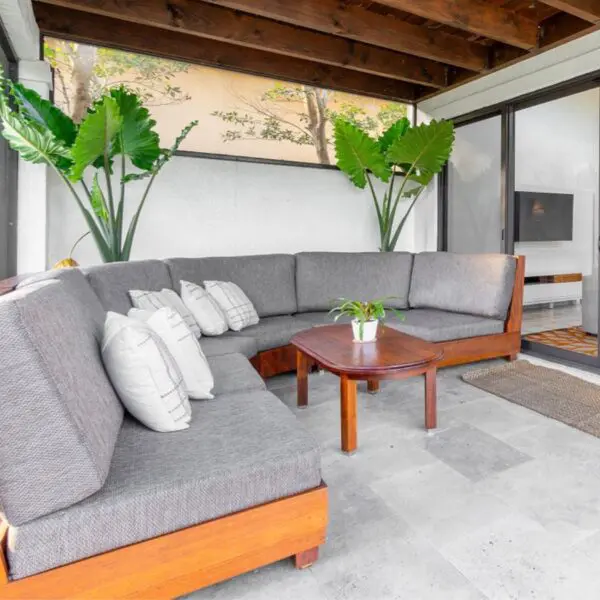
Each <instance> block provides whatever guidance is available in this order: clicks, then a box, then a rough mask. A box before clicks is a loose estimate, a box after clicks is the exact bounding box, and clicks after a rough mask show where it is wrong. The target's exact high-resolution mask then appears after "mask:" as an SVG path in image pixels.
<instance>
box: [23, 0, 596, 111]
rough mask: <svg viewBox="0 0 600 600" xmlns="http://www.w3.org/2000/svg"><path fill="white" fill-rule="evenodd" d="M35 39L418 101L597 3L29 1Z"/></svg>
mask: <svg viewBox="0 0 600 600" xmlns="http://www.w3.org/2000/svg"><path fill="white" fill-rule="evenodd" d="M33 6H34V11H35V15H36V18H37V21H38V24H39V26H40V29H41V31H42V33H43V34H45V35H49V36H53V37H59V38H66V39H71V40H75V41H79V42H84V43H89V44H94V45H99V46H108V47H114V48H122V49H124V50H130V51H133V52H143V53H150V54H155V55H158V56H164V57H168V58H175V59H178V60H183V61H189V62H193V63H199V64H204V65H209V66H215V67H220V68H226V69H233V70H237V71H242V72H247V73H254V74H259V75H266V76H268V77H273V78H276V79H283V80H289V81H297V82H300V83H307V84H310V85H315V86H320V87H324V88H330V89H338V90H344V91H349V92H354V93H358V94H366V95H370V96H377V97H381V98H388V99H393V100H401V101H407V102H415V101H418V100H420V99H422V98H425V97H428V96H430V95H432V94H435V93H439V92H440V91H443V90H445V89H448V88H449V87H451V86H456V85H460V84H463V83H465V82H466V81H469V80H471V79H473V78H475V77H480V76H482V75H484V74H486V73H489V72H491V71H493V70H496V69H499V68H502V67H504V66H507V65H509V64H513V63H514V62H517V61H520V60H524V59H526V58H528V57H529V56H532V55H533V54H537V53H539V52H542V51H544V50H547V49H550V48H553V47H555V46H557V45H560V44H562V43H565V42H567V41H570V40H572V39H575V38H576V37H579V36H581V35H584V34H586V33H589V32H591V31H594V30H596V29H598V28H599V27H600V0H543V1H541V0H452V1H448V0H378V1H377V2H372V1H370V0H369V1H367V0H141V1H136V0H34V1H33Z"/></svg>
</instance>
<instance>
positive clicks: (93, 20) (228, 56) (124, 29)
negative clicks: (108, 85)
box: [33, 2, 422, 102]
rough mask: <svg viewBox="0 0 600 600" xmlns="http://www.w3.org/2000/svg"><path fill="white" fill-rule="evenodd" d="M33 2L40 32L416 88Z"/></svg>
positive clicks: (302, 76)
mask: <svg viewBox="0 0 600 600" xmlns="http://www.w3.org/2000/svg"><path fill="white" fill-rule="evenodd" d="M33 6H34V12H35V16H36V19H37V21H38V26H39V28H40V31H41V32H42V34H44V35H49V36H53V37H58V38H64V39H69V40H73V41H77V42H81V43H88V44H92V45H101V46H107V47H113V48H120V49H124V50H129V51H131V52H139V53H145V54H152V55H156V56H162V57H164V58H172V59H176V60H183V61H188V62H191V63H197V64H202V65H207V66H212V67H218V68H225V69H231V70H235V71H241V72H245V73H251V74H254V75H263V76H266V77H272V78H275V79H282V80H284V81H292V82H298V83H303V84H308V85H313V86H317V87H323V88H326V89H332V90H341V91H345V92H350V93H354V94H363V95H364V94H366V95H370V96H375V97H379V98H385V99H389V100H396V101H406V102H412V101H414V100H415V99H416V98H417V96H418V95H419V93H422V88H421V87H420V86H417V85H414V84H411V83H407V82H404V81H399V80H397V79H389V78H384V77H378V76H375V75H369V74H367V73H360V72H358V71H352V70H350V69H344V68H341V67H334V66H330V65H324V64H322V63H317V62H313V61H308V60H302V59H298V58H293V57H288V56H283V55H281V54H275V53H272V52H266V51H263V50H256V49H254V48H244V47H240V46H236V45H234V44H227V43H224V42H220V41H216V40H201V39H199V38H197V37H195V36H191V35H186V34H182V33H181V32H178V31H172V30H166V29H164V30H157V29H156V28H154V27H149V26H146V25H139V24H135V25H132V23H129V22H127V21H124V20H120V19H112V18H110V17H105V16H101V15H97V14H92V13H86V12H81V11H74V10H72V9H68V8H64V7H59V6H51V5H49V4H45V3H42V2H34V3H33Z"/></svg>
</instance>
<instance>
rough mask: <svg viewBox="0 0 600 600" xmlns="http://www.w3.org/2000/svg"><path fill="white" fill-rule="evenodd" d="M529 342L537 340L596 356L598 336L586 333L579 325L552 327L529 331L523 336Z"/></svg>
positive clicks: (541, 342) (548, 344)
mask: <svg viewBox="0 0 600 600" xmlns="http://www.w3.org/2000/svg"><path fill="white" fill-rule="evenodd" d="M525 339H526V340H527V341H529V342H538V343H540V344H545V345H546V346H554V347H555V348H562V349H564V350H571V351H572V352H578V353H579V354H587V355H588V356H598V338H597V337H596V336H595V335H592V334H590V333H587V332H586V331H584V330H583V329H582V328H581V327H568V328H567V329H552V330H550V331H542V332H540V333H530V334H529V335H526V336H525Z"/></svg>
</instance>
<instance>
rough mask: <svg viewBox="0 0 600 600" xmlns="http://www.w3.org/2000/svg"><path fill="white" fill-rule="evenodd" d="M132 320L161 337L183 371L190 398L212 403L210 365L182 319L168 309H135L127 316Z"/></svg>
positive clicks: (212, 385) (212, 381)
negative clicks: (147, 326) (144, 324)
mask: <svg viewBox="0 0 600 600" xmlns="http://www.w3.org/2000/svg"><path fill="white" fill-rule="evenodd" d="M127 314H128V316H130V317H131V318H133V319H138V320H141V321H143V322H145V323H147V324H148V325H150V327H152V329H153V330H154V331H155V332H156V333H157V334H158V335H159V336H160V337H161V339H162V341H163V342H164V343H165V344H166V345H167V348H168V350H169V352H170V353H171V355H172V356H173V358H174V359H175V361H176V362H177V366H178V367H179V368H180V370H181V374H182V375H183V383H184V385H185V389H186V391H187V393H188V395H189V397H190V398H193V399H194V400H204V399H212V398H214V396H213V395H212V394H211V393H210V392H211V390H212V389H213V387H214V385H215V381H214V379H213V376H212V373H211V371H210V367H209V365H208V361H207V360H206V356H204V352H202V348H200V344H199V343H198V340H197V339H196V337H195V336H194V334H193V333H192V332H191V331H190V329H189V327H188V326H187V325H186V324H185V323H184V321H183V319H182V318H181V315H179V314H178V313H176V312H175V311H174V310H173V309H172V308H169V307H168V306H165V307H164V308H159V309H158V310H157V311H156V312H150V311H148V310H140V309H139V308H132V309H131V310H130V311H129V312H128V313H127Z"/></svg>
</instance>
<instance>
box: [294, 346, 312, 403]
mask: <svg viewBox="0 0 600 600" xmlns="http://www.w3.org/2000/svg"><path fill="white" fill-rule="evenodd" d="M309 367H310V364H309V360H308V356H306V354H304V353H303V352H300V350H296V385H297V387H298V408H306V407H307V406H308V370H309Z"/></svg>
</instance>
